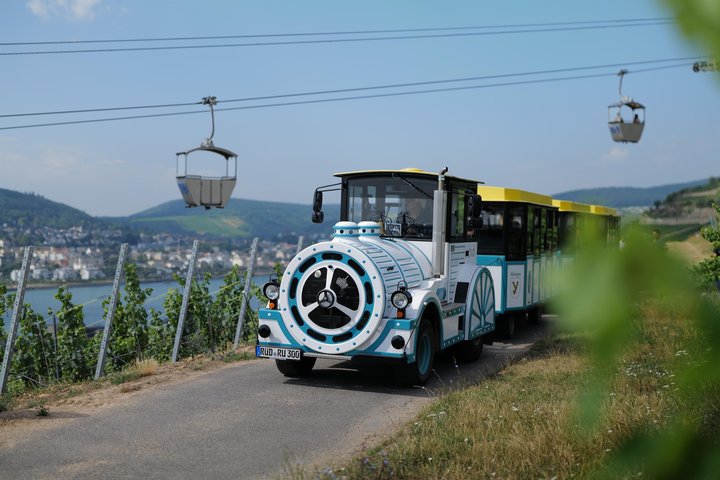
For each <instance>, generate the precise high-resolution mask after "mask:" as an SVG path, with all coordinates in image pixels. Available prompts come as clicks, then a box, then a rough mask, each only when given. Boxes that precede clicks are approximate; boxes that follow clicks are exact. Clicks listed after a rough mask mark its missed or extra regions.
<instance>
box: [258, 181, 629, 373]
mask: <svg viewBox="0 0 720 480" xmlns="http://www.w3.org/2000/svg"><path fill="white" fill-rule="evenodd" d="M336 176H337V177H339V179H340V182H339V183H337V184H334V185H327V186H324V187H320V188H318V189H317V190H316V191H315V196H314V202H313V221H314V222H316V223H319V222H322V220H323V216H324V215H323V212H322V200H323V192H327V191H332V190H339V191H340V221H339V222H338V223H336V224H335V225H334V227H333V235H332V239H331V240H329V241H325V242H320V243H315V244H313V245H310V246H309V247H307V248H305V249H304V250H302V251H300V252H299V253H298V254H297V255H295V257H294V258H293V259H292V260H291V261H290V263H289V265H288V266H287V268H286V269H285V271H284V273H283V274H282V277H281V278H271V280H270V281H269V282H268V283H267V284H265V285H264V286H263V294H264V295H265V296H266V297H267V299H268V302H267V305H266V306H265V307H264V308H261V309H260V310H259V313H258V337H257V338H258V341H257V346H256V356H258V357H265V358H272V359H275V361H276V364H277V368H278V369H279V370H280V372H282V373H283V374H284V375H286V376H291V377H298V376H304V375H307V374H308V373H309V372H310V371H311V370H312V368H313V366H314V364H315V361H316V359H317V358H330V359H339V360H340V359H342V360H347V359H353V360H361V359H362V360H372V361H376V362H382V363H387V364H392V365H393V366H394V369H395V371H396V373H397V379H398V382H399V383H402V384H405V385H422V384H424V383H425V382H426V381H427V380H428V378H429V377H430V375H431V373H432V368H433V363H434V359H435V356H436V355H437V354H438V353H439V352H441V351H444V350H449V351H450V353H451V355H453V356H454V357H455V358H456V359H457V360H459V361H462V362H472V361H475V360H477V359H478V358H479V356H480V354H481V352H482V349H483V344H490V343H492V342H493V339H494V338H497V337H503V338H507V337H511V336H512V335H513V334H514V331H515V327H516V325H517V324H518V322H519V320H520V319H521V318H523V317H527V318H528V319H529V321H531V322H536V321H538V320H539V319H540V316H541V315H542V310H543V307H544V306H545V305H546V304H547V302H548V300H549V299H550V298H551V297H552V295H553V293H554V292H553V287H552V282H551V281H550V278H551V275H553V273H554V272H556V271H557V270H558V269H560V268H561V267H562V265H563V264H564V263H566V262H568V261H571V260H570V256H569V255H568V254H567V253H568V248H569V247H571V246H572V245H573V244H574V243H575V242H576V241H577V240H576V239H577V236H578V232H579V231H581V230H583V229H589V228H590V226H592V228H594V229H599V230H601V231H602V234H603V235H605V237H606V238H607V239H608V242H612V243H616V241H617V238H616V237H617V230H618V224H619V222H618V220H619V219H618V217H617V215H616V212H615V210H613V209H610V208H606V207H601V206H596V205H585V204H580V203H576V202H569V201H564V200H555V199H552V198H551V197H548V196H546V195H540V194H536V193H531V192H526V191H523V190H517V189H511V188H502V187H490V186H485V185H483V184H482V183H479V182H478V181H475V180H468V179H464V178H458V177H454V176H450V175H447V168H445V169H443V170H442V171H441V172H439V173H431V172H426V171H422V170H418V169H402V170H370V171H357V172H347V173H339V174H337V175H336Z"/></svg>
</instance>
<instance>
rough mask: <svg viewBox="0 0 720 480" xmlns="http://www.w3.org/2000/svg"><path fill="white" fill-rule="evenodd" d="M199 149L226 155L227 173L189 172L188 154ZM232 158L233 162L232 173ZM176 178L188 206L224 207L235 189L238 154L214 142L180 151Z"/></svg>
mask: <svg viewBox="0 0 720 480" xmlns="http://www.w3.org/2000/svg"><path fill="white" fill-rule="evenodd" d="M197 151H206V152H211V153H216V154H218V155H221V156H222V157H224V159H225V175H223V176H220V177H208V176H203V175H192V174H188V156H189V155H190V154H191V153H193V152H197ZM181 160H182V161H181ZM231 160H232V163H233V172H232V175H231V174H230V161H231ZM175 178H176V179H177V184H178V187H179V188H180V193H181V194H182V196H183V200H185V205H186V206H188V207H198V206H202V207H205V208H206V209H210V208H212V207H216V208H223V207H224V206H225V205H226V204H227V202H228V201H230V195H231V194H232V192H233V190H234V189H235V182H236V179H237V154H235V153H233V152H231V151H230V150H227V149H225V148H220V147H216V146H214V145H212V144H210V145H203V146H201V147H198V148H193V149H192V150H188V151H186V152H178V153H177V159H176V176H175Z"/></svg>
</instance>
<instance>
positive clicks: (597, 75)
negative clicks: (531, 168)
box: [0, 64, 688, 131]
mask: <svg viewBox="0 0 720 480" xmlns="http://www.w3.org/2000/svg"><path fill="white" fill-rule="evenodd" d="M687 65H688V64H679V65H675V66H674V67H686V66H687ZM668 68H670V67H668ZM632 73H636V72H632ZM608 76H617V73H616V72H612V73H594V74H587V75H575V76H569V77H555V78H545V79H535V80H522V81H514V82H501V83H493V84H483V85H467V86H462V87H445V88H435V89H426V90H411V91H406V92H389V93H376V94H368V95H356V96H350V97H334V98H319V99H313V100H298V101H295V102H281V103H266V104H260V105H245V106H241V107H227V108H218V109H216V110H215V111H216V112H219V111H232V110H250V109H258V108H272V107H286V106H294V105H309V104H314V103H329V102H340V101H351V100H364V99H370V98H384V97H398V96H407V95H421V94H428V93H440V92H452V91H460V90H472V89H480V88H496V87H508V86H516V85H530V84H539V83H549V82H559V81H569V80H582V79H588V78H600V77H608ZM218 103H219V102H218ZM197 113H204V111H202V110H193V111H184V112H170V113H157V114H149V115H133V116H127V117H114V118H97V119H89V120H72V121H66V122H52V123H41V124H33V125H16V126H11V127H0V131H2V130H16V129H21V128H35V127H50V126H60V125H77V124H84V123H100V122H111V121H118V120H135V119H141V118H155V117H170V116H176V115H191V114H197Z"/></svg>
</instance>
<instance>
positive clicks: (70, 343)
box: [48, 287, 97, 382]
mask: <svg viewBox="0 0 720 480" xmlns="http://www.w3.org/2000/svg"><path fill="white" fill-rule="evenodd" d="M55 298H56V299H58V300H59V301H60V309H59V310H58V311H57V312H56V316H57V319H58V331H57V365H58V369H59V370H60V374H61V376H62V378H63V379H67V380H70V381H73V382H79V381H82V380H86V379H88V378H90V376H91V375H92V373H93V364H94V362H95V361H96V360H97V358H96V357H94V356H93V355H92V351H91V350H90V341H89V339H88V337H87V333H86V332H85V315H84V312H83V309H82V306H81V305H75V304H73V303H72V293H70V291H69V290H67V289H66V288H65V287H60V288H58V291H57V293H56V294H55ZM48 313H50V312H48Z"/></svg>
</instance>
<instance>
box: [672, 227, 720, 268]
mask: <svg viewBox="0 0 720 480" xmlns="http://www.w3.org/2000/svg"><path fill="white" fill-rule="evenodd" d="M666 245H667V249H668V252H669V253H670V254H672V255H674V256H676V257H678V258H680V259H681V260H683V261H684V262H685V263H687V264H689V265H694V264H696V263H698V262H700V261H701V260H705V259H706V258H709V257H711V256H712V253H713V252H712V245H711V244H710V242H708V241H707V240H705V239H704V238H702V237H701V236H700V235H699V234H697V235H693V236H691V237H690V238H688V239H687V240H684V241H682V242H667V243H666Z"/></svg>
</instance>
